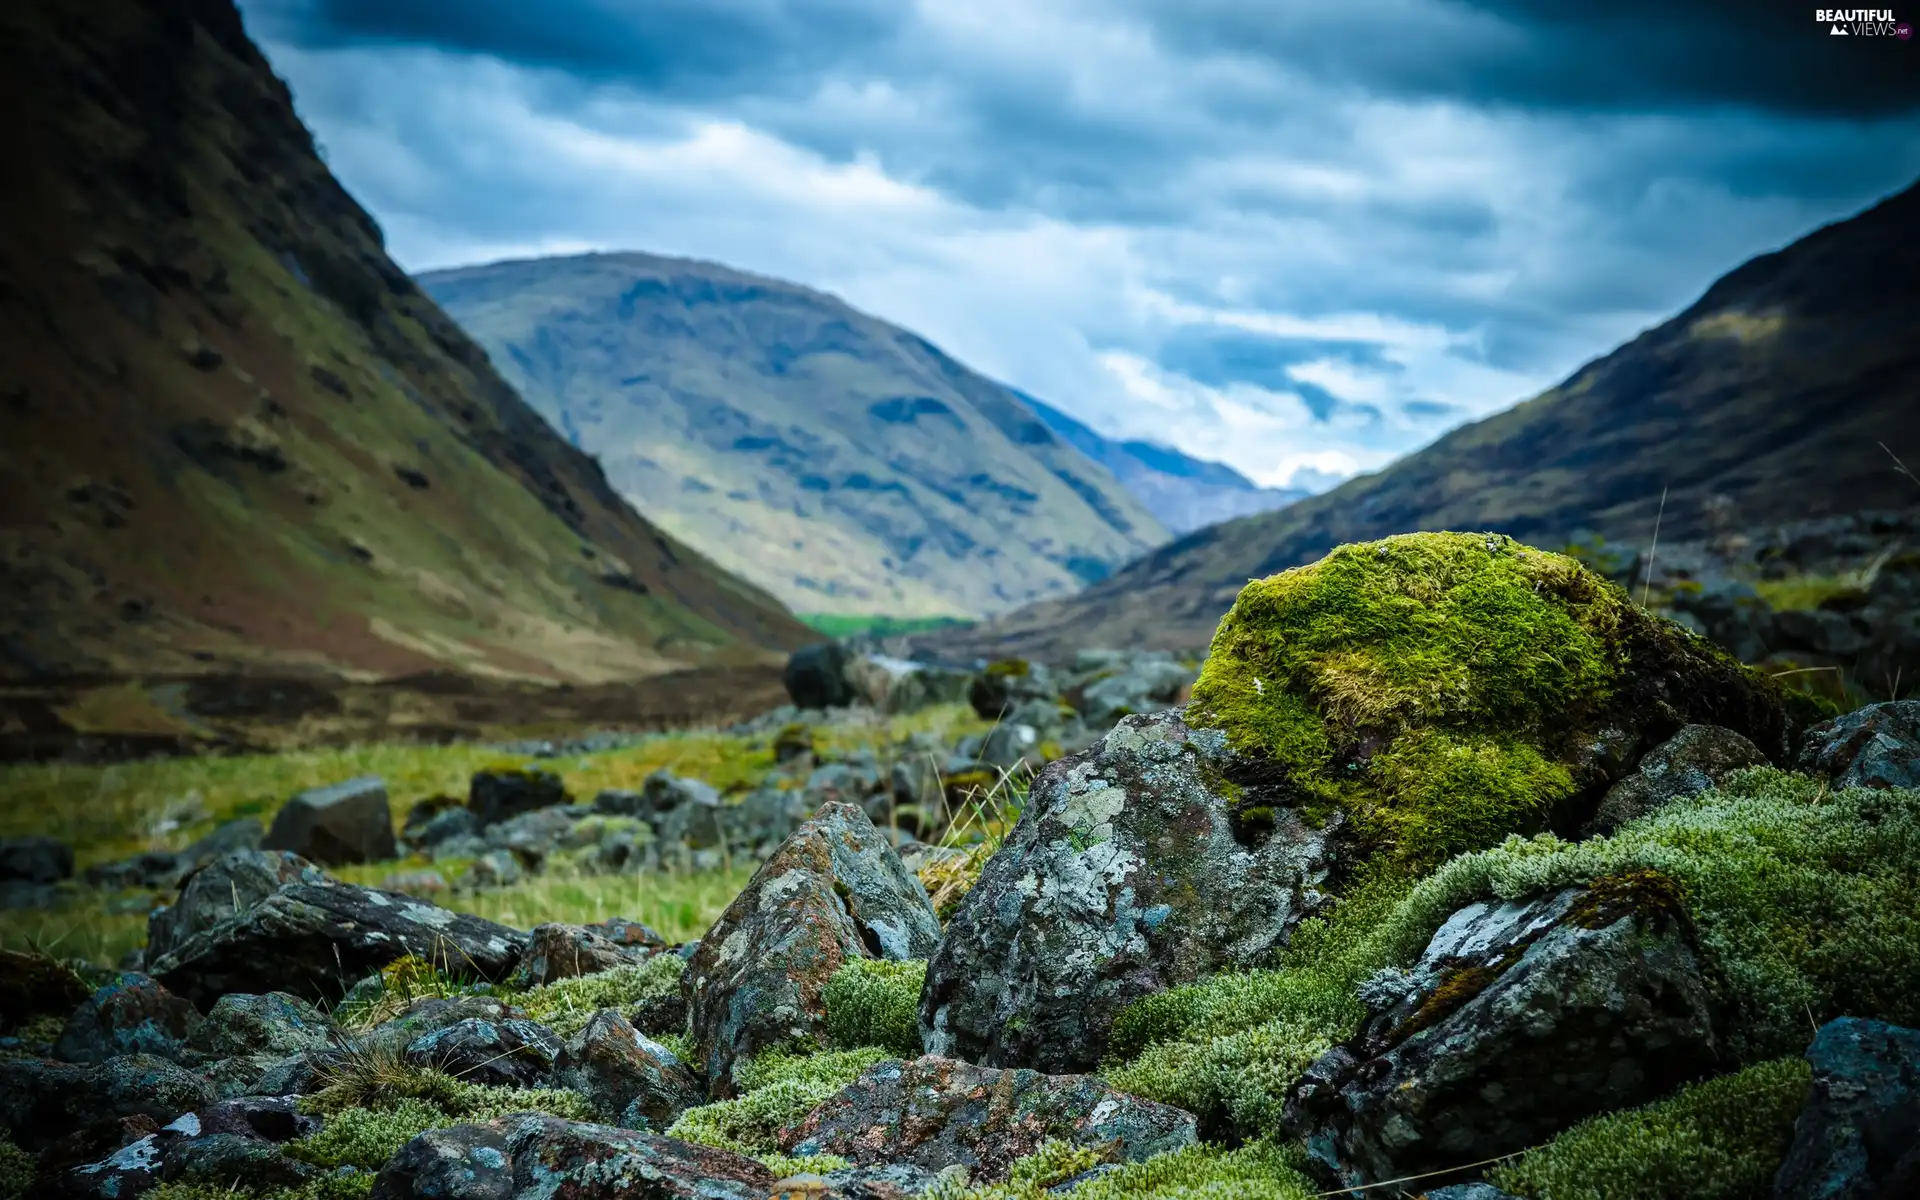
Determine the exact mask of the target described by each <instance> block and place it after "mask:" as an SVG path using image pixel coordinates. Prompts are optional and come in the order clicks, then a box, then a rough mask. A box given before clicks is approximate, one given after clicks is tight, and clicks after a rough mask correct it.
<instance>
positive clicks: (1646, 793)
mask: <svg viewBox="0 0 1920 1200" xmlns="http://www.w3.org/2000/svg"><path fill="white" fill-rule="evenodd" d="M1766 765H1767V756H1766V755H1764V754H1762V753H1760V747H1758V746H1756V745H1754V744H1753V743H1752V742H1750V741H1748V740H1747V739H1746V738H1743V737H1741V736H1740V735H1739V734H1737V733H1735V732H1734V731H1733V730H1731V729H1722V728H1720V727H1719V726H1718V725H1688V726H1687V727H1686V728H1684V729H1682V730H1681V731H1680V732H1679V733H1676V734H1674V735H1673V736H1672V737H1670V738H1668V739H1667V740H1666V741H1664V742H1662V743H1661V744H1660V745H1658V746H1656V747H1654V749H1653V750H1652V751H1651V752H1650V753H1648V754H1647V755H1646V756H1645V757H1644V758H1642V759H1641V760H1640V764H1639V766H1638V767H1637V768H1635V770H1634V772H1633V774H1631V775H1629V776H1627V777H1626V778H1625V779H1622V780H1621V781H1620V782H1619V783H1616V784H1614V785H1613V786H1612V787H1610V788H1608V789H1607V794H1606V795H1605V796H1603V797H1601V799H1600V807H1599V808H1598V809H1596V810H1595V812H1594V816H1593V820H1592V821H1591V822H1589V823H1588V825H1587V829H1586V832H1587V834H1588V836H1593V835H1597V834H1609V833H1612V832H1613V831H1614V830H1616V829H1618V828H1620V826H1622V825H1625V824H1626V823H1627V822H1629V821H1632V820H1635V819H1637V818H1640V817H1644V816H1646V815H1647V814H1648V813H1650V812H1654V811H1655V810H1657V809H1661V808H1664V807H1666V806H1667V805H1669V804H1672V803H1673V802H1674V801H1675V800H1682V799H1685V798H1686V797H1688V796H1695V795H1698V794H1700V793H1701V792H1704V791H1707V790H1709V789H1710V788H1712V787H1714V786H1716V785H1717V784H1718V783H1719V782H1720V780H1722V779H1723V778H1725V777H1726V776H1727V775H1728V774H1729V773H1730V772H1733V771H1737V770H1739V769H1740V768H1742V767H1763V766H1766Z"/></svg>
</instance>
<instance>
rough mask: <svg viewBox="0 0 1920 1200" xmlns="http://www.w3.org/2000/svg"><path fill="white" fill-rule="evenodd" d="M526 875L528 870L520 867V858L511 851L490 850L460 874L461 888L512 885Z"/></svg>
mask: <svg viewBox="0 0 1920 1200" xmlns="http://www.w3.org/2000/svg"><path fill="white" fill-rule="evenodd" d="M525 877H526V872H525V871H522V870H521V869H520V860H519V859H517V858H515V857H514V856H513V854H512V853H511V852H510V851H506V850H489V851H487V852H486V853H485V854H482V855H481V856H480V857H479V858H476V859H474V860H473V865H471V866H469V867H468V868H467V870H466V873H465V874H464V875H462V876H460V890H461V891H477V890H480V889H482V888H503V887H512V886H513V885H514V884H516V883H519V882H520V881H521V879H523V878H525Z"/></svg>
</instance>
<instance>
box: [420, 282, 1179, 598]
mask: <svg viewBox="0 0 1920 1200" xmlns="http://www.w3.org/2000/svg"><path fill="white" fill-rule="evenodd" d="M421 283H422V285H423V286H424V287H426V288H427V290H428V291H429V292H431V293H432V294H433V296H434V297H435V298H436V299H437V300H439V301H440V303H441V304H442V305H443V306H444V307H445V308H446V310H447V311H448V312H449V313H450V314H452V316H453V317H454V318H455V319H456V320H458V321H459V322H460V323H461V324H462V325H463V326H464V327H465V328H466V329H467V330H468V332H470V333H472V334H473V335H474V337H475V338H477V339H478V340H479V341H480V343H481V344H482V345H483V346H485V347H486V348H487V349H488V351H489V352H490V353H491V354H492V356H493V359H494V361H495V362H496V363H498V364H499V366H500V369H501V371H502V372H503V373H504V374H505V375H506V377H507V378H508V379H509V380H510V381H511V382H512V383H513V384H514V386H516V387H517V388H519V389H520V391H521V392H522V394H524V395H525V396H526V397H527V398H528V400H529V401H530V402H531V403H532V404H533V405H534V406H535V407H536V408H538V409H540V411H541V412H542V413H544V414H545V415H546V416H547V418H548V419H549V420H551V421H552V422H553V423H554V424H555V425H557V426H559V427H560V428H561V429H563V430H565V431H566V433H567V435H568V436H569V437H571V438H572V439H573V440H574V441H575V443H576V444H577V445H579V446H581V447H583V448H585V449H587V450H589V451H592V452H593V453H594V454H595V455H597V456H598V457H599V459H600V460H601V461H602V462H603V463H605V464H606V468H607V474H608V477H609V478H610V479H611V480H612V481H613V483H614V485H615V486H616V487H617V488H619V490H620V491H621V492H622V493H623V494H624V495H626V496H627V497H628V498H629V499H631V500H632V501H633V502H634V504H635V505H636V506H637V507H638V508H639V509H640V511H642V512H644V513H646V514H647V515H648V517H649V518H651V519H653V520H656V521H658V522H660V523H661V524H662V525H663V526H664V527H665V528H667V529H668V530H669V531H671V532H673V533H674V534H676V535H678V536H680V537H683V538H685V539H687V540H688V541H691V542H694V543H696V544H698V545H700V546H702V547H705V548H706V549H707V550H708V551H709V552H710V553H712V554H713V555H714V557H715V558H716V559H717V560H718V561H719V562H720V563H721V564H722V565H724V566H726V567H728V568H730V569H732V570H735V571H738V572H739V573H740V574H741V575H743V576H745V577H746V578H748V579H751V580H753V581H755V582H756V583H759V584H761V585H762V586H764V587H766V588H767V589H768V590H770V591H771V592H773V593H774V594H775V595H777V596H779V597H780V598H781V599H782V600H784V601H786V602H787V603H788V604H789V605H791V606H792V607H793V608H794V609H796V610H798V611H802V612H834V613H885V614H889V615H893V616H903V617H904V616H938V615H954V616H977V615H980V614H983V613H991V612H1001V611H1005V610H1007V609H1009V608H1013V607H1015V606H1017V605H1019V604H1023V603H1026V602H1028V601H1032V600H1037V599H1041V598H1045V597H1048V596H1058V595H1063V594H1067V593H1069V592H1071V591H1073V590H1076V589H1078V588H1079V587H1081V586H1083V585H1084V584H1086V583H1088V582H1091V581H1093V580H1097V579H1100V578H1102V577H1104V576H1105V575H1106V574H1107V573H1108V572H1109V571H1111V570H1112V569H1114V568H1115V567H1118V566H1120V565H1121V564H1122V563H1125V562H1127V561H1129V560H1131V559H1132V558H1134V557H1136V556H1137V555H1139V554H1141V553H1143V552H1145V551H1146V550H1149V549H1151V548H1152V547H1154V546H1156V545H1159V544H1161V543H1162V542H1164V541H1165V540H1166V538H1167V533H1166V530H1165V529H1164V528H1163V527H1162V526H1161V524H1160V522H1159V521H1157V520H1155V519H1154V517H1153V515H1152V514H1151V513H1150V512H1149V511H1148V510H1147V509H1146V508H1145V507H1143V506H1142V505H1141V504H1140V502H1139V501H1138V500H1136V499H1135V498H1134V497H1133V496H1131V495H1129V494H1128V493H1127V492H1126V490H1125V489H1124V488H1122V487H1121V486H1120V485H1119V484H1118V483H1117V482H1116V481H1115V480H1114V478H1113V477H1112V475H1110V474H1109V473H1108V472H1107V471H1106V470H1105V469H1103V468H1101V467H1100V466H1098V465H1096V464H1095V463H1093V462H1091V461H1090V460H1088V459H1087V458H1086V457H1085V456H1084V455H1082V454H1081V453H1080V452H1079V451H1077V450H1075V449H1074V448H1073V447H1071V446H1070V445H1068V444H1066V443H1065V442H1063V441H1062V440H1060V439H1059V438H1058V437H1056V436H1055V435H1054V434H1053V433H1052V432H1051V431H1050V430H1048V428H1047V427H1046V425H1045V424H1043V423H1042V422H1040V421H1039V420H1036V419H1035V417H1034V415H1033V414H1032V413H1031V412H1030V411H1029V410H1028V409H1027V408H1026V407H1025V406H1024V405H1023V404H1022V403H1021V402H1020V399H1019V397H1018V396H1017V394H1016V393H1014V392H1012V391H1011V390H1009V389H1007V388H1005V387H1002V386H1001V385H999V384H997V383H994V382H992V381H990V380H987V379H984V378H982V377H981V376H979V375H976V374H974V373H973V372H972V371H969V370H968V369H967V368H966V367H964V366H962V365H960V364H959V363H957V362H955V361H954V360H953V359H951V358H949V357H947V356H946V355H945V354H943V353H941V352H940V350H938V349H937V348H935V347H934V346H932V345H930V344H928V343H927V342H925V341H924V340H922V339H920V338H918V337H915V336H914V335H913V334H911V333H908V332H906V331H905V330H902V329H898V328H896V327H894V326H892V325H888V324H886V323H885V322H883V321H879V320H876V319H875V318H873V317H870V316H867V315H866V314H864V313H861V312H858V311H856V310H854V309H852V308H850V307H848V306H847V305H845V304H843V303H841V302H840V301H839V300H836V299H834V298H833V297H831V296H826V295H822V294H821V293H819V292H814V291H810V290H808V289H806V288H802V287H799V286H797V285H794V284H789V283H782V282H779V281H777V280H772V279H765V278H761V277H759V276H755V275H749V274H745V273H743V272H740V271H734V270H731V269H729V268H726V267H721V266H715V265H713V264H710V263H701V262H691V261H687V260H684V259H671V258H658V257H654V256H651V255H644V254H605V255H586V256H582V257H575V258H557V259H537V260H531V261H522V262H506V263H495V264H492V265H489V266H480V267H469V268H463V269H460V270H454V271H441V272H435V273H432V274H428V275H425V276H423V277H422V278H421Z"/></svg>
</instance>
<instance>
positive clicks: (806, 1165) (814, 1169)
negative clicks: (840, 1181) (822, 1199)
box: [754, 1154, 852, 1179]
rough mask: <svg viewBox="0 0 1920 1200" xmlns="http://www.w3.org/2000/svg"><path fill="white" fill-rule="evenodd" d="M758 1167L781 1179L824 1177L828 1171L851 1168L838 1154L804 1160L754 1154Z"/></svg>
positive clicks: (808, 1156)
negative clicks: (798, 1176) (796, 1176)
mask: <svg viewBox="0 0 1920 1200" xmlns="http://www.w3.org/2000/svg"><path fill="white" fill-rule="evenodd" d="M754 1157H755V1158H757V1159H759V1160H760V1165H761V1166H763V1167H765V1168H766V1169H767V1170H769V1171H772V1172H773V1173H774V1174H775V1175H776V1176H778V1177H779V1178H781V1179H786V1178H788V1177H790V1176H793V1175H825V1174H826V1173H827V1172H828V1171H838V1170H839V1169H840V1168H842V1167H846V1166H851V1165H852V1164H851V1163H849V1162H848V1161H847V1160H846V1159H844V1158H841V1157H840V1156H839V1155H838V1154H809V1155H807V1156H806V1157H805V1158H788V1157H787V1156H786V1155H784V1154H756V1155H754Z"/></svg>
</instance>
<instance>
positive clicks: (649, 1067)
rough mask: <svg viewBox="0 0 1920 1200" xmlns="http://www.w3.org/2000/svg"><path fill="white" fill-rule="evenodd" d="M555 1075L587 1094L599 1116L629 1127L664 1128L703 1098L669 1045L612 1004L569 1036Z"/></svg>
mask: <svg viewBox="0 0 1920 1200" xmlns="http://www.w3.org/2000/svg"><path fill="white" fill-rule="evenodd" d="M553 1079H554V1084H555V1086H557V1087H567V1088H572V1089H573V1090H574V1091H576V1092H579V1093H580V1094H581V1095H582V1096H585V1097H586V1098H587V1102H588V1103H590V1104H592V1105H593V1107H594V1110H595V1111H596V1112H597V1113H598V1115H599V1116H600V1117H601V1118H602V1119H604V1120H606V1121H608V1122H610V1123H612V1124H615V1125H620V1126H623V1127H625V1128H627V1129H652V1130H656V1131H660V1132H664V1131H665V1130H666V1129H667V1128H668V1127H669V1126H671V1125H672V1124H673V1123H674V1121H675V1120H676V1119H678V1118H679V1116H680V1114H681V1113H683V1112H685V1111H686V1110H687V1109H689V1108H692V1107H693V1106H694V1105H696V1104H700V1103H702V1102H703V1101H704V1100H705V1090H704V1089H703V1088H702V1087H701V1086H700V1081H699V1080H698V1079H696V1078H694V1075H693V1072H692V1071H690V1070H688V1069H687V1067H686V1065H685V1064H684V1063H682V1062H681V1061H680V1060H679V1058H677V1057H675V1055H674V1053H673V1051H671V1050H669V1049H667V1048H666V1047H665V1046H662V1045H661V1044H660V1043H658V1042H656V1041H654V1040H653V1039H652V1038H649V1037H647V1036H646V1035H645V1034H642V1033H640V1032H639V1031H638V1030H636V1029H635V1028H634V1027H633V1026H632V1025H631V1024H629V1023H628V1022H627V1019H626V1018H625V1017H622V1016H621V1015H620V1014H619V1013H617V1012H614V1011H613V1010H611V1009H602V1010H600V1011H599V1012H597V1013H595V1014H593V1018H592V1019H591V1020H590V1021H588V1022H587V1025H586V1028H584V1029H582V1030H581V1031H580V1032H579V1033H577V1034H575V1035H574V1036H572V1037H571V1038H568V1039H567V1043H566V1047H565V1049H563V1050H562V1051H561V1053H560V1055H559V1061H558V1063H557V1064H556V1065H555V1068H554V1073H553Z"/></svg>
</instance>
